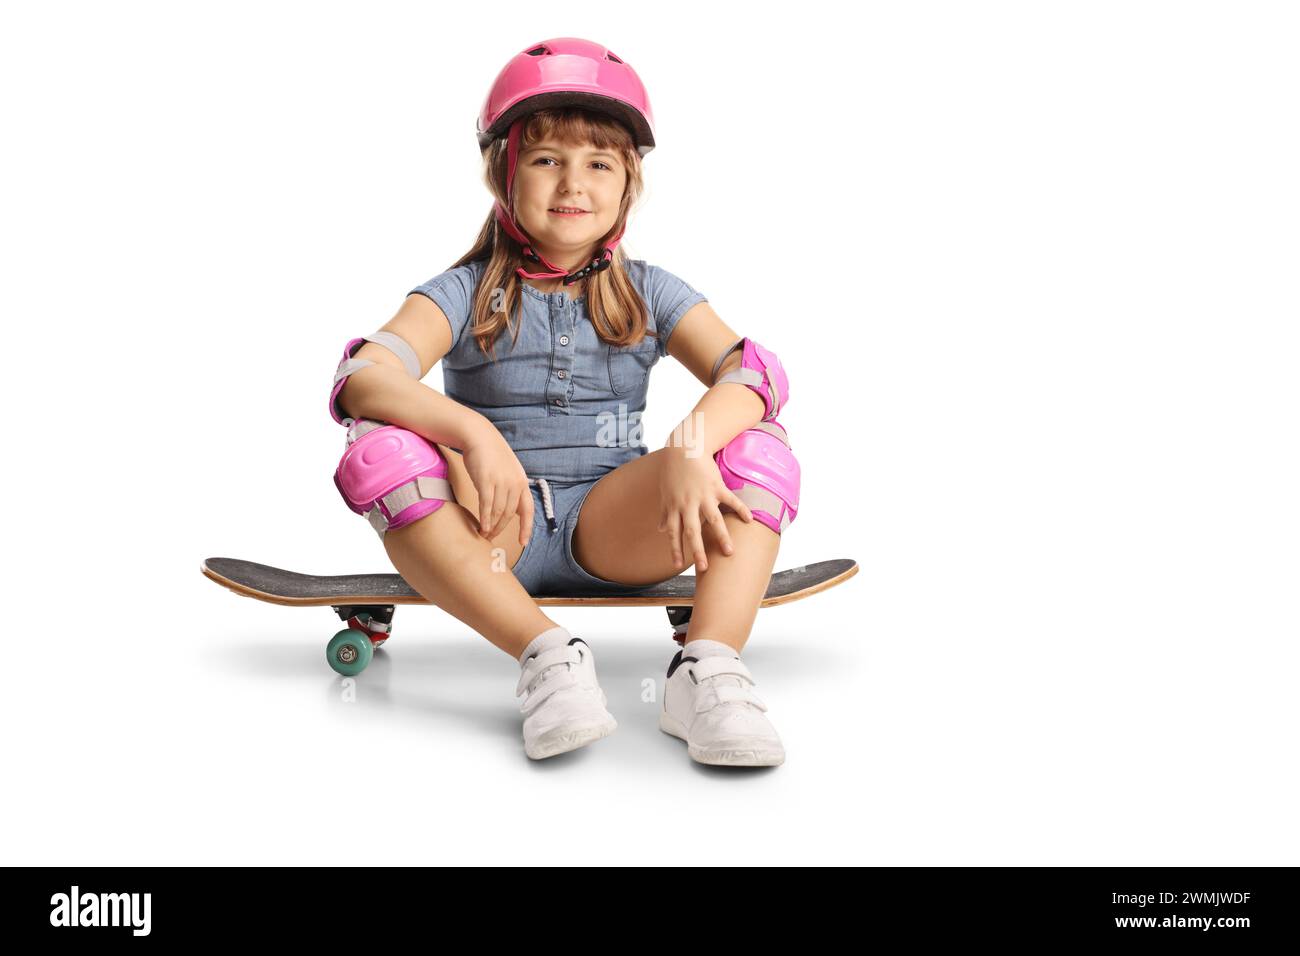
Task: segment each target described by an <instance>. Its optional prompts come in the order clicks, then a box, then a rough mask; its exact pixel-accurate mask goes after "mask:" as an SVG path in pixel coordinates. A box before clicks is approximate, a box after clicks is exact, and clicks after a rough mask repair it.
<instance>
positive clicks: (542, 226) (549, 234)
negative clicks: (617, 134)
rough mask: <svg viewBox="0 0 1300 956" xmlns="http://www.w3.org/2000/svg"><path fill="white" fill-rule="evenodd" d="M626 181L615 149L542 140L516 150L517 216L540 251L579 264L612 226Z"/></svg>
mask: <svg viewBox="0 0 1300 956" xmlns="http://www.w3.org/2000/svg"><path fill="white" fill-rule="evenodd" d="M626 185H627V170H626V169H625V168H624V166H623V162H622V160H620V159H619V157H618V156H616V155H615V154H614V153H611V152H609V151H607V150H599V149H596V148H594V147H592V146H588V145H583V146H572V145H561V144H559V143H555V142H552V141H550V140H546V141H544V142H541V143H537V144H535V145H533V146H531V147H529V148H528V149H527V150H523V151H521V152H520V154H519V159H518V165H517V166H516V168H515V196H514V199H515V217H516V218H517V219H518V221H519V224H520V225H521V226H523V227H524V231H525V232H527V233H528V235H530V236H532V237H533V239H535V240H536V246H537V248H538V251H539V252H540V253H541V254H542V255H544V256H545V257H546V258H547V259H549V260H550V261H551V262H553V263H555V264H556V265H557V266H564V267H568V268H577V267H578V266H580V265H582V264H583V263H584V262H585V261H586V260H587V259H588V258H590V256H591V255H592V249H593V247H594V246H595V244H596V242H597V241H598V240H599V239H600V238H601V237H602V236H604V235H605V234H606V233H608V232H609V231H610V230H611V229H612V228H613V227H614V223H615V221H616V220H617V219H618V207H619V203H620V202H621V201H622V199H623V190H624V188H625V187H626ZM557 209H561V210H563V209H577V210H581V212H557V211H555V210H557Z"/></svg>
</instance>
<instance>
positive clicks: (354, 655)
mask: <svg viewBox="0 0 1300 956" xmlns="http://www.w3.org/2000/svg"><path fill="white" fill-rule="evenodd" d="M374 653H375V649H374V646H373V645H372V644H371V643H370V635H369V634H367V633H366V632H365V631H358V630H356V629H355V628H351V627H349V628H347V629H346V630H342V631H339V632H338V633H337V634H335V635H334V637H333V638H332V639H331V640H330V642H329V646H328V647H326V648H325V659H326V660H327V661H328V662H329V665H330V667H332V668H334V670H335V671H336V672H337V673H339V674H342V675H343V676H344V677H355V676H356V675H358V674H360V673H361V672H362V671H363V670H365V669H366V665H367V664H369V663H370V659H371V658H372V657H373V656H374Z"/></svg>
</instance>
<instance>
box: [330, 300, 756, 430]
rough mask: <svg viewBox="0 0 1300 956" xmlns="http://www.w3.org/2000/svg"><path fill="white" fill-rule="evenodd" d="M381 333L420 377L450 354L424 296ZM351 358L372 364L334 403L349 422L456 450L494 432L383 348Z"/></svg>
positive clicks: (435, 311) (447, 330)
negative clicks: (415, 363)
mask: <svg viewBox="0 0 1300 956" xmlns="http://www.w3.org/2000/svg"><path fill="white" fill-rule="evenodd" d="M382 331H386V332H394V333H396V334H397V335H400V336H401V337H402V338H403V339H405V340H406V341H407V342H409V343H410V344H411V347H412V348H413V349H415V354H416V356H417V357H418V358H419V360H420V377H421V378H423V377H424V376H425V375H427V374H429V371H430V370H431V369H432V368H433V367H434V365H436V364H437V363H438V362H439V361H441V360H442V358H443V356H444V355H446V354H447V353H448V352H449V351H450V350H451V345H452V337H451V324H450V323H449V322H448V321H447V317H446V316H445V315H444V314H443V312H442V309H440V308H439V307H438V305H437V303H435V302H434V301H433V300H432V299H430V298H429V297H428V296H424V295H411V296H408V297H407V298H406V301H405V302H404V303H402V307H401V309H399V310H398V312H397V315H395V316H394V317H393V318H392V320H391V321H390V322H389V323H388V324H387V325H385V326H384V327H383V330H382ZM674 337H675V336H674ZM354 357H355V358H359V359H370V360H371V361H372V362H374V363H375V364H374V365H368V366H366V367H365V368H362V369H359V370H358V371H356V372H353V373H352V375H351V376H350V377H349V378H348V380H347V381H346V382H344V383H343V389H342V390H341V391H340V392H339V395H338V403H339V406H340V407H341V408H342V409H343V410H344V411H345V412H347V414H348V415H349V417H351V418H370V419H374V420H376V421H382V422H388V423H389V424H392V425H398V426H400V427H402V428H406V429H408V430H410V431H413V432H415V433H416V434H417V435H420V436H422V437H424V438H427V439H428V440H429V441H432V442H438V443H440V444H443V445H447V446H449V447H451V448H458V449H464V448H467V447H469V446H470V445H472V444H474V443H475V442H476V441H477V440H479V439H481V438H482V437H483V435H484V431H485V429H487V430H491V431H495V430H496V429H495V428H494V426H493V425H492V423H491V422H490V421H488V420H487V419H486V418H485V417H483V416H482V415H480V414H479V413H478V412H476V411H474V410H473V409H471V408H466V407H465V406H464V405H462V404H460V403H459V402H457V401H456V400H454V399H451V398H448V397H447V396H446V395H444V394H442V393H441V392H439V391H438V390H436V389H434V388H430V387H429V386H427V385H425V384H423V383H422V382H419V381H416V380H415V379H413V378H411V376H410V373H408V372H407V371H406V369H405V368H404V367H403V365H402V360H401V359H400V358H398V357H397V356H396V355H395V354H393V353H392V352H390V351H389V350H388V349H386V348H384V347H383V346H382V345H378V344H376V343H374V342H367V343H366V344H365V345H363V346H362V347H361V348H360V349H358V350H357V353H356V355H355V356H354ZM760 404H761V402H760Z"/></svg>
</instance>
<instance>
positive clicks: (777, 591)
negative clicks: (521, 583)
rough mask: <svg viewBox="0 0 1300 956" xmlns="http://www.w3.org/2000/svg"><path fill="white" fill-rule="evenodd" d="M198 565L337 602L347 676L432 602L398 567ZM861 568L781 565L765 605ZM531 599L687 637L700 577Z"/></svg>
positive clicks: (292, 598)
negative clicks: (656, 618) (659, 611)
mask: <svg viewBox="0 0 1300 956" xmlns="http://www.w3.org/2000/svg"><path fill="white" fill-rule="evenodd" d="M200 570H201V571H202V572H203V574H204V576H205V577H207V578H209V579H210V580H212V581H215V582H216V583H217V584H220V585H221V586H222V587H225V588H229V589H230V590H231V591H234V592H235V593H236V594H241V595H243V596H244V597H251V598H255V599H256V600H258V601H265V602H267V603H269V604H286V605H290V606H294V607H331V608H333V609H334V611H335V612H336V613H337V614H338V616H339V617H340V618H341V619H342V620H345V621H347V622H348V629H347V630H344V631H340V632H339V633H338V634H336V635H335V636H334V639H333V640H332V641H330V644H329V648H328V650H327V657H328V659H329V662H330V666H331V667H333V668H334V669H335V670H336V671H338V672H339V673H340V674H344V675H346V676H350V675H352V674H356V673H360V671H361V670H363V669H364V668H365V666H366V664H368V663H369V662H370V656H371V653H372V651H373V648H375V647H378V646H379V645H381V644H383V643H384V641H385V640H387V639H388V637H389V634H390V631H391V625H392V619H393V611H394V607H395V606H396V605H398V604H425V605H427V604H429V602H428V601H427V600H425V599H424V597H423V596H422V595H421V594H420V593H419V592H418V591H416V590H415V589H414V588H412V587H411V586H410V585H409V584H407V583H406V581H405V580H404V579H403V578H402V576H401V575H400V574H394V573H392V572H389V573H387V574H338V575H318V574H301V573H299V572H297V571H286V570H284V569H283V568H274V567H271V566H270V565H267V564H258V563H257V562H255V561H241V560H239V559H238V558H208V559H207V560H206V561H204V562H203V565H202V567H201V568H200ZM857 573H858V564H857V562H856V561H853V560H852V559H850V558H838V559H835V560H832V561H818V562H816V563H814V564H804V565H800V566H799V567H796V568H787V569H786V570H784V571H777V572H776V573H775V574H773V575H772V579H771V581H769V582H768V585H767V591H766V592H765V593H764V595H763V599H762V601H761V602H760V604H759V607H773V606H774V605H777V604H787V603H789V602H791V601H799V600H802V599H803V598H806V597H810V596H811V595H813V594H817V593H819V592H821V591H825V590H827V589H828V588H833V587H835V586H836V585H837V584H842V583H843V582H845V581H847V580H848V579H849V578H851V577H853V575H855V574H857ZM533 600H534V601H536V602H537V603H538V604H539V605H544V606H550V607H589V606H595V607H666V608H667V609H668V620H669V623H670V624H672V625H673V638H674V639H675V640H677V641H678V642H679V643H682V642H684V641H685V636H686V631H687V627H688V625H689V623H690V618H691V607H692V606H693V605H694V603H695V576H694V575H691V574H679V575H678V576H677V577H675V578H671V579H669V580H667V581H664V582H662V583H660V584H656V585H653V586H652V587H648V588H645V589H644V590H641V591H637V592H636V593H634V594H553V595H534V596H533ZM362 637H368V638H369V640H362V639H361V638H362Z"/></svg>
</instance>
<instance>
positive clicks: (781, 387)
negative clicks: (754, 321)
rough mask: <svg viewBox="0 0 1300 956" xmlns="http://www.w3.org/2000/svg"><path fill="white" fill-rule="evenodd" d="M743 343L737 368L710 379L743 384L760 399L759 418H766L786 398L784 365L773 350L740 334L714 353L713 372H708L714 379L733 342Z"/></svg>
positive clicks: (773, 414) (776, 411)
mask: <svg viewBox="0 0 1300 956" xmlns="http://www.w3.org/2000/svg"><path fill="white" fill-rule="evenodd" d="M740 345H743V347H744V348H743V351H742V353H741V359H740V368H738V369H736V370H735V371H733V372H728V373H727V374H726V375H724V376H722V378H719V379H717V380H716V381H714V382H713V384H714V385H721V384H722V383H723V382H738V383H740V384H741V385H747V386H749V387H750V388H751V389H753V391H754V392H755V393H756V394H757V395H758V397H759V398H761V399H762V400H763V421H765V422H770V421H772V419H774V418H776V416H777V415H779V414H780V413H781V409H783V408H784V407H785V403H786V402H787V401H789V399H790V382H789V380H788V379H787V378H786V375H785V369H784V368H782V367H781V360H780V359H779V358H777V357H776V353H775V352H773V351H771V350H769V349H765V348H763V346H761V345H759V344H758V343H757V342H755V341H754V340H753V339H750V338H740V339H737V340H736V341H734V342H732V343H731V344H730V345H728V346H727V347H726V349H724V350H723V352H722V354H721V355H719V356H718V359H717V361H716V362H714V363H713V373H712V374H711V375H710V376H709V377H710V379H714V378H715V377H716V376H717V374H718V368H719V367H720V366H721V365H722V363H723V362H724V361H725V360H726V358H727V356H728V355H730V354H731V353H732V352H734V351H735V350H736V347H737V346H740Z"/></svg>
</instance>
